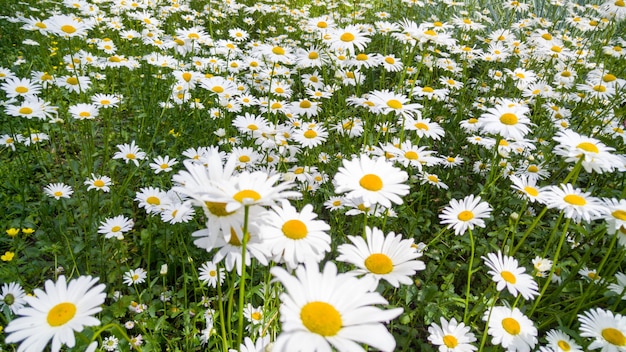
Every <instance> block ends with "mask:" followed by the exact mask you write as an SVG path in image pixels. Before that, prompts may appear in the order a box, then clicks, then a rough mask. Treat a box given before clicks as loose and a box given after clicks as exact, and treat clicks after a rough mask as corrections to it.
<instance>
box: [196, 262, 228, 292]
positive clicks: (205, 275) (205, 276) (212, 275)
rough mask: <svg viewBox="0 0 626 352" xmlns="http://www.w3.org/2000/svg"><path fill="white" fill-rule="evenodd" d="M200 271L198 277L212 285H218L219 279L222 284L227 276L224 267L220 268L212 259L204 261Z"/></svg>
mask: <svg viewBox="0 0 626 352" xmlns="http://www.w3.org/2000/svg"><path fill="white" fill-rule="evenodd" d="M198 271H199V272H198V273H199V274H200V275H199V276H198V279H199V280H201V281H204V282H205V283H206V284H207V285H209V286H211V287H217V284H218V281H219V284H220V286H221V285H222V283H223V282H224V279H225V278H226V275H225V274H224V268H218V267H217V265H216V264H215V263H213V262H212V261H207V262H204V263H203V264H202V266H200V269H199V270H198Z"/></svg>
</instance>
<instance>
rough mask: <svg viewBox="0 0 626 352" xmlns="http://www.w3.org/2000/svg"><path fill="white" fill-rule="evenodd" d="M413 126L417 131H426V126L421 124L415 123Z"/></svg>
mask: <svg viewBox="0 0 626 352" xmlns="http://www.w3.org/2000/svg"><path fill="white" fill-rule="evenodd" d="M413 126H415V127H416V128H417V129H419V130H424V131H428V125H427V124H425V123H423V122H416V123H415V125H413Z"/></svg>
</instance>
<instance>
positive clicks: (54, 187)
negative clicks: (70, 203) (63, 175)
mask: <svg viewBox="0 0 626 352" xmlns="http://www.w3.org/2000/svg"><path fill="white" fill-rule="evenodd" d="M43 192H44V193H45V194H46V195H48V196H50V197H53V198H54V199H57V200H58V199H61V198H70V196H71V195H72V193H74V190H73V189H72V187H70V186H68V185H66V184H64V183H51V184H49V185H47V186H46V187H44V189H43Z"/></svg>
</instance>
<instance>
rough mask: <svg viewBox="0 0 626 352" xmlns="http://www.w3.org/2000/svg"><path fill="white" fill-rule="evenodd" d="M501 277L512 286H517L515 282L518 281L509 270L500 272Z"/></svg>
mask: <svg viewBox="0 0 626 352" xmlns="http://www.w3.org/2000/svg"><path fill="white" fill-rule="evenodd" d="M500 276H502V278H503V279H504V281H506V282H508V283H510V284H515V282H516V281H517V279H516V278H515V274H513V273H512V272H510V271H507V270H502V272H500Z"/></svg>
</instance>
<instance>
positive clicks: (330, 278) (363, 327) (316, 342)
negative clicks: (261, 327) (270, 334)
mask: <svg viewBox="0 0 626 352" xmlns="http://www.w3.org/2000/svg"><path fill="white" fill-rule="evenodd" d="M270 272H271V273H272V275H274V276H275V277H276V278H277V279H278V281H280V282H281V283H282V284H283V286H284V287H285V290H286V292H284V293H282V294H281V295H280V301H281V302H282V303H281V306H280V320H281V323H282V332H281V333H280V335H279V336H278V337H277V338H276V341H275V343H274V348H273V350H276V351H293V352H297V351H312V350H316V351H329V352H330V351H331V350H332V348H333V347H335V348H339V349H343V348H347V347H346V346H352V347H351V348H352V349H353V350H355V351H362V348H361V347H358V346H359V345H358V344H366V345H370V346H372V347H373V348H376V349H379V350H381V351H386V352H389V351H393V349H394V348H395V346H396V342H395V340H394V338H393V336H392V335H391V334H390V333H389V332H388V331H387V329H386V328H385V326H384V323H386V322H388V321H390V320H392V319H394V318H396V317H397V316H398V315H399V314H400V313H402V309H401V308H395V309H387V310H383V309H381V308H378V307H376V306H374V305H376V304H383V305H384V304H387V301H386V300H385V299H384V298H383V297H382V296H381V295H380V294H379V293H377V292H371V291H370V290H369V288H370V287H371V281H370V280H369V279H365V278H363V279H358V278H356V277H355V276H354V275H351V274H343V273H337V267H336V266H335V264H334V263H333V262H330V261H329V262H327V263H326V265H325V266H324V269H323V270H322V271H321V272H320V271H319V269H318V267H317V264H315V263H307V264H306V266H299V267H298V268H297V269H296V270H295V277H294V276H292V275H291V274H289V273H288V272H287V271H286V270H284V269H283V268H280V267H273V268H272V269H270Z"/></svg>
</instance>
